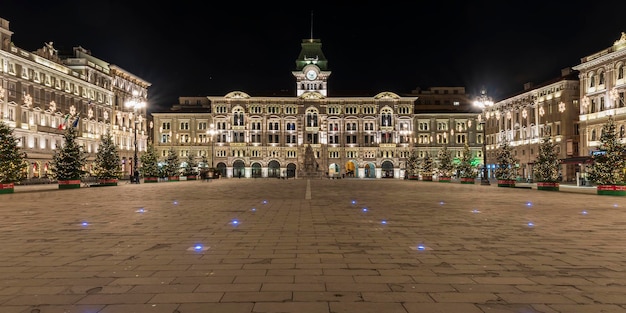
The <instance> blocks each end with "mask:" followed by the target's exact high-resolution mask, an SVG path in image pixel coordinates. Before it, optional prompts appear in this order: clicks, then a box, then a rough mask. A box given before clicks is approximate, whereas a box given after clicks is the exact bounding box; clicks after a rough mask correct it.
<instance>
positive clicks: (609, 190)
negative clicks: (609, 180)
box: [597, 185, 626, 196]
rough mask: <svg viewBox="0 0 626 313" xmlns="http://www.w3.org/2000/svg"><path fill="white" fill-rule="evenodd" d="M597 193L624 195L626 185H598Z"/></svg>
mask: <svg viewBox="0 0 626 313" xmlns="http://www.w3.org/2000/svg"><path fill="white" fill-rule="evenodd" d="M597 194H598V195H604V196H626V185H598V187H597Z"/></svg>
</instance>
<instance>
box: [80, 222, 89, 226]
mask: <svg viewBox="0 0 626 313" xmlns="http://www.w3.org/2000/svg"><path fill="white" fill-rule="evenodd" d="M80 224H81V225H82V226H88V225H89V223H87V222H82V223H80Z"/></svg>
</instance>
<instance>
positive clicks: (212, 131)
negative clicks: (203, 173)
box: [206, 124, 217, 170]
mask: <svg viewBox="0 0 626 313" xmlns="http://www.w3.org/2000/svg"><path fill="white" fill-rule="evenodd" d="M206 133H207V135H209V136H210V137H211V138H210V140H211V169H213V170H214V168H213V154H214V151H215V140H213V136H215V134H217V131H216V130H215V125H214V124H211V127H210V128H209V130H207V131H206Z"/></svg>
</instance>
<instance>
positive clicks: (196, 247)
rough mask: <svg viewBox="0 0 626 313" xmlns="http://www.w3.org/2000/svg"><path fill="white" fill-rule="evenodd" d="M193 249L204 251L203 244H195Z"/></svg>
mask: <svg viewBox="0 0 626 313" xmlns="http://www.w3.org/2000/svg"><path fill="white" fill-rule="evenodd" d="M193 249H194V250H196V251H202V245H195V246H193Z"/></svg>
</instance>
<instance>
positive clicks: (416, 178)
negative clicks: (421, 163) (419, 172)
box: [409, 175, 420, 180]
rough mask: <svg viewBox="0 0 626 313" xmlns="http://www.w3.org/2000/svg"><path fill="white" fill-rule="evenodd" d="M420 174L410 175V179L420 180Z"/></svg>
mask: <svg viewBox="0 0 626 313" xmlns="http://www.w3.org/2000/svg"><path fill="white" fill-rule="evenodd" d="M419 179H420V178H419V176H415V175H409V180H419Z"/></svg>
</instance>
